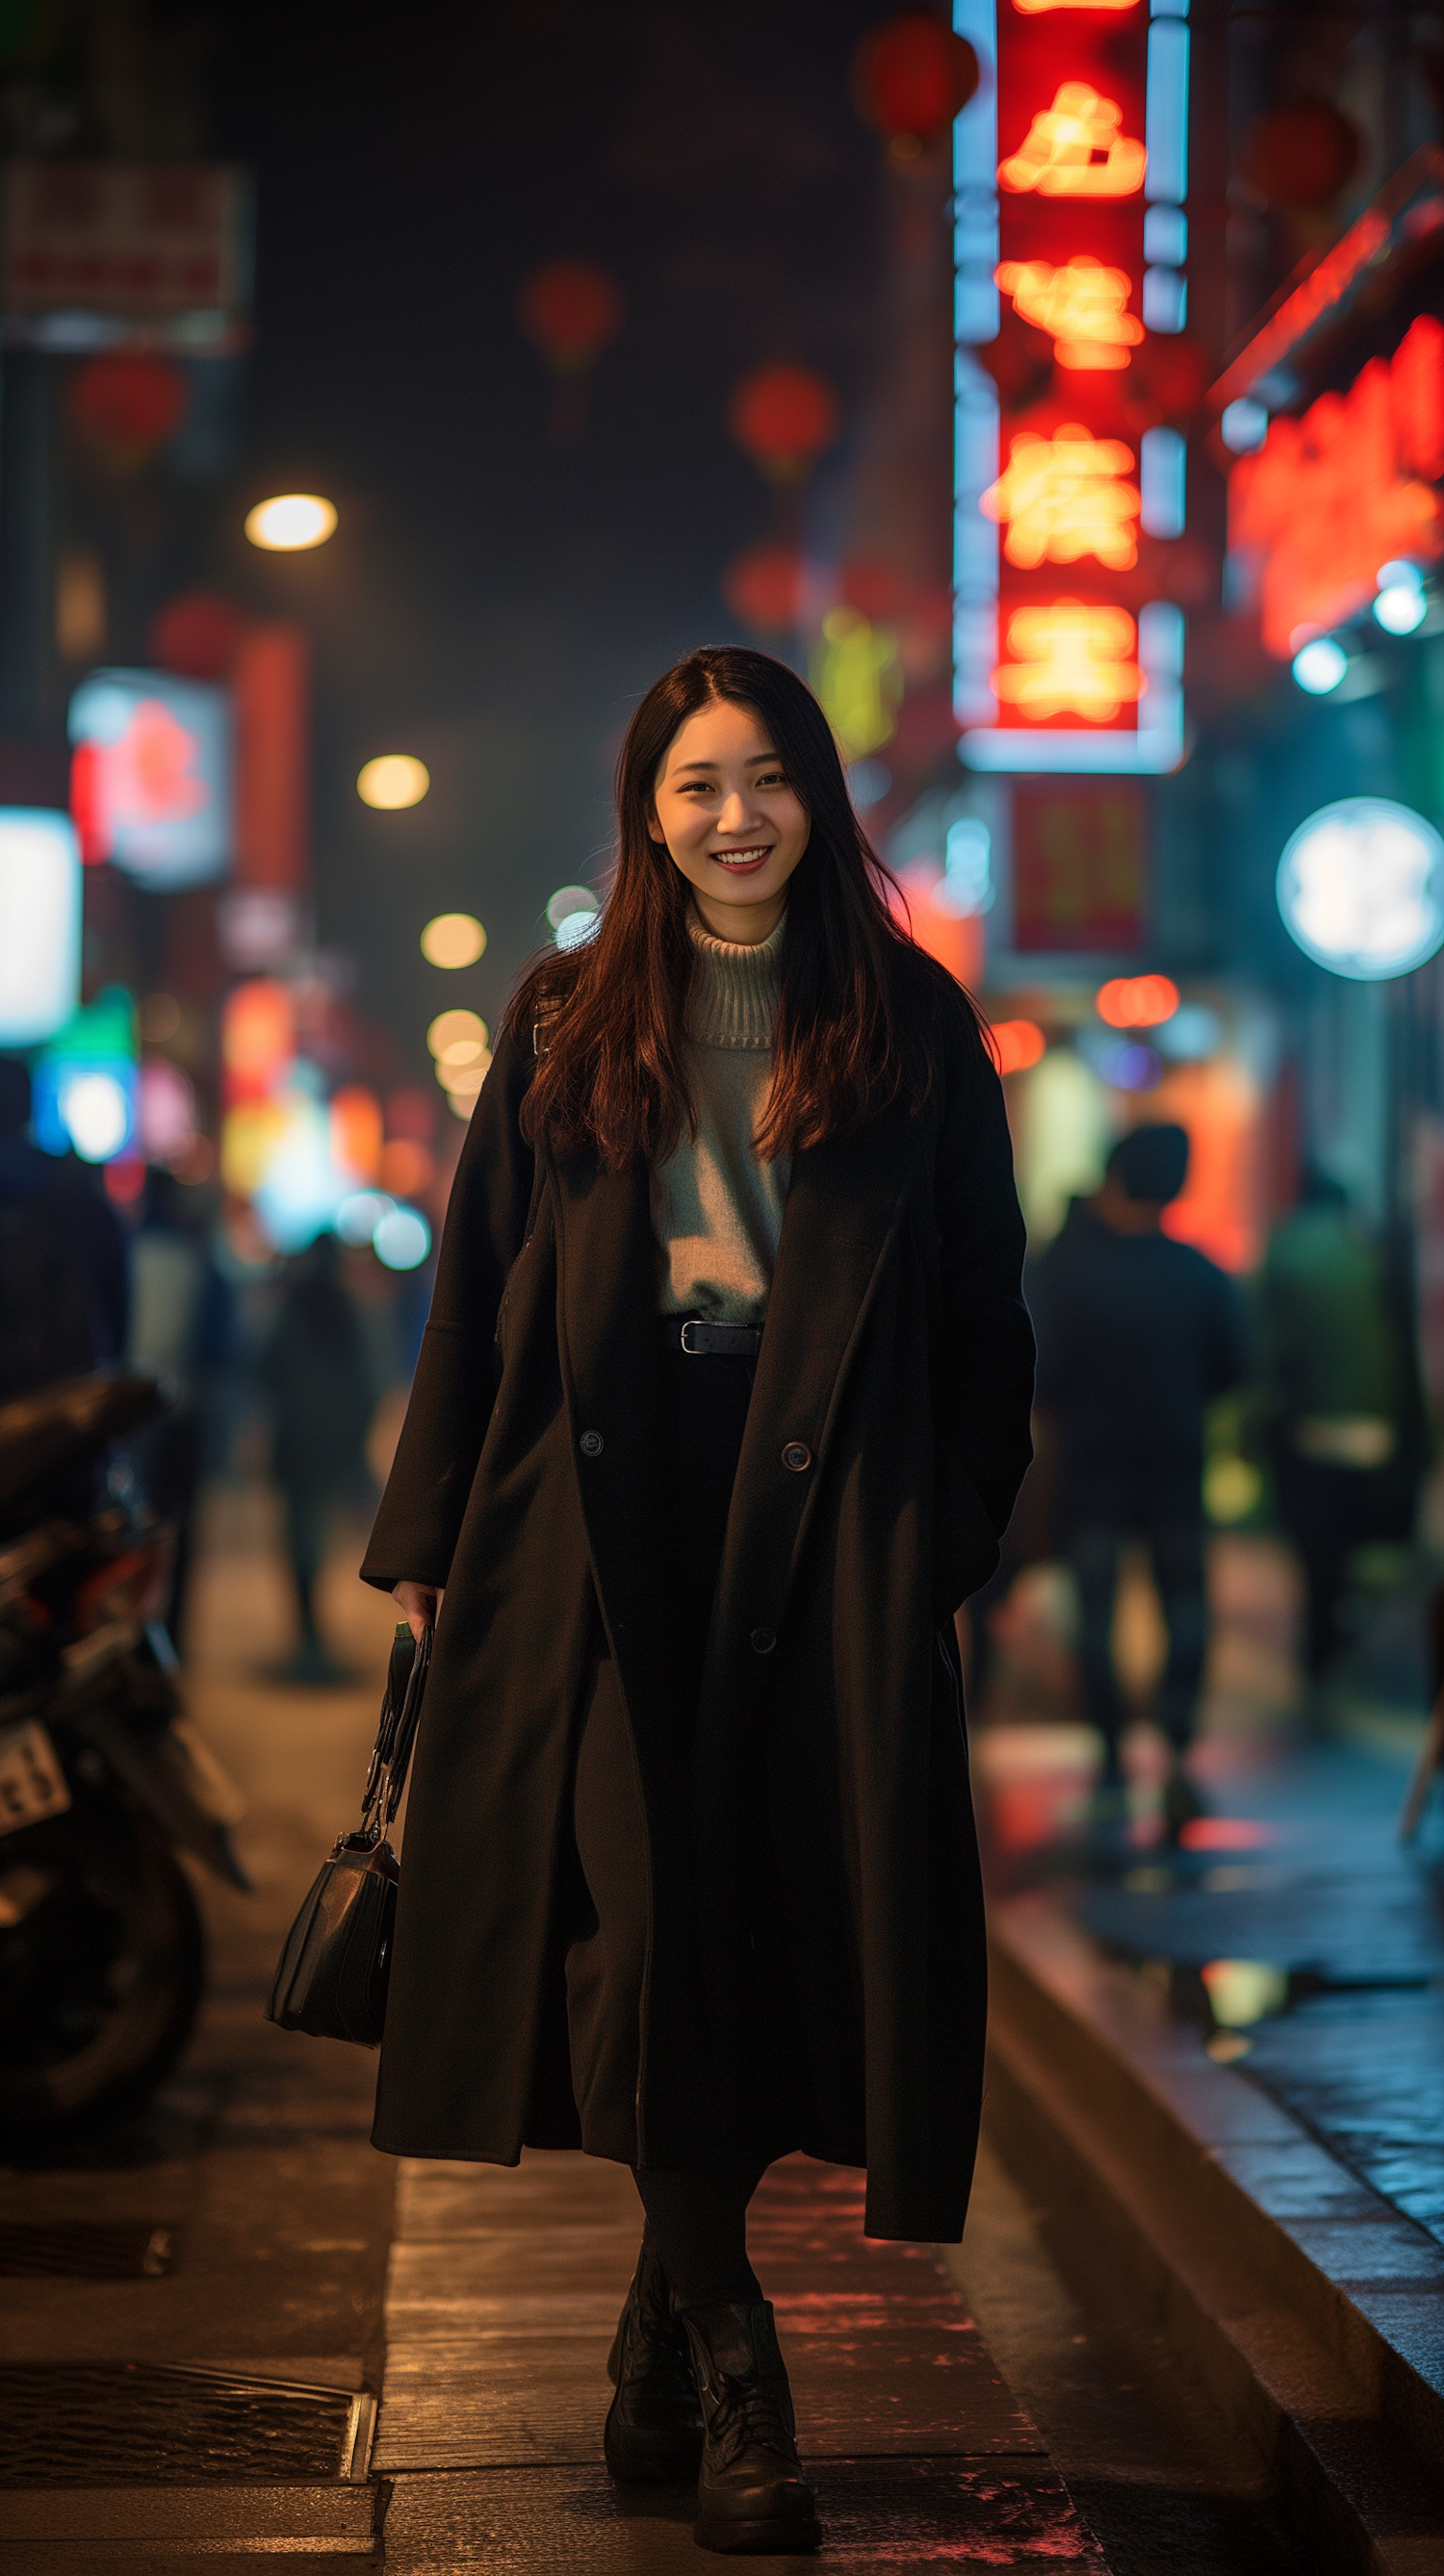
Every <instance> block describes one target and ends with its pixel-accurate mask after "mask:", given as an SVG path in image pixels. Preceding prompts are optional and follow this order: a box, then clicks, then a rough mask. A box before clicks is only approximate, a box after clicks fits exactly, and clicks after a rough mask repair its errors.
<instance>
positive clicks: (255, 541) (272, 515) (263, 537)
mask: <svg viewBox="0 0 1444 2576" xmlns="http://www.w3.org/2000/svg"><path fill="white" fill-rule="evenodd" d="M335 530H336V505H335V503H334V501H324V500H323V499H322V498H321V495H320V493H319V492H278V493H277V494H276V496H275V498H274V499H273V500H270V501H258V502H257V503H256V506H255V508H254V510H248V511H247V513H246V534H247V536H248V537H249V538H250V541H251V543H252V545H253V546H260V547H262V548H263V549H264V551H265V552H266V553H267V554H273V555H292V554H301V553H303V552H304V550H305V549H306V548H307V547H308V546H323V545H324V544H325V542H326V539H327V538H328V537H329V536H333V535H334V534H335Z"/></svg>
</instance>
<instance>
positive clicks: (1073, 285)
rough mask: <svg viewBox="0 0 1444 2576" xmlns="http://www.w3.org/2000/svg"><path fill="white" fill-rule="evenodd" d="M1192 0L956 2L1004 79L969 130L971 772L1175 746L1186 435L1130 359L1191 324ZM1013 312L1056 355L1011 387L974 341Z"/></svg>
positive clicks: (961, 503)
mask: <svg viewBox="0 0 1444 2576" xmlns="http://www.w3.org/2000/svg"><path fill="white" fill-rule="evenodd" d="M1186 5H1187V0H1153V6H1152V14H1151V16H1150V10H1149V6H1148V0H1118V5H1116V6H1113V7H1110V8H1109V9H1107V10H1106V11H1105V10H1103V9H1097V10H1094V9H1089V10H1079V9H1074V8H1073V7H1071V6H1065V5H1056V6H1045V5H1043V0H999V5H998V7H997V8H996V10H995V9H994V6H993V5H992V0H956V5H955V8H954V25H955V26H956V28H957V30H958V32H959V34H961V35H964V36H966V37H967V38H968V40H969V42H970V43H971V44H972V45H973V46H974V47H975V48H976V49H977V51H978V54H979V58H980V60H981V61H983V62H984V64H985V65H987V66H989V67H991V69H992V71H993V74H994V77H993V78H991V79H989V78H988V77H987V76H986V73H985V77H984V80H983V81H982V83H981V84H980V87H979V92H978V95H977V97H976V99H975V100H974V101H973V102H972V103H971V104H970V106H969V107H968V108H966V109H965V110H964V112H963V114H962V115H961V116H960V117H959V119H958V121H957V126H956V128H955V136H956V169H955V177H956V182H957V186H956V195H955V202H956V207H957V272H958V294H957V337H958V341H959V351H958V377H957V395H958V400H957V432H958V435H957V456H958V478H957V546H956V556H957V620H956V651H955V672H956V692H955V696H956V710H957V714H958V717H959V720H960V723H961V725H962V727H963V739H962V744H961V746H960V748H961V753H962V757H963V759H964V760H965V761H966V762H967V763H968V764H969V766H970V767H972V768H975V769H990V770H1004V771H1006V770H1013V771H1027V770H1048V769H1056V770H1064V771H1067V770H1073V771H1077V770H1093V771H1108V770H1113V771H1131V772H1134V773H1147V772H1157V771H1162V770H1169V769H1174V768H1176V767H1177V766H1178V764H1179V762H1180V760H1181V759H1182V756H1183V693H1182V668H1183V620H1182V616H1181V613H1180V611H1179V610H1178V609H1177V608H1176V607H1175V606H1174V605H1172V603H1171V602H1170V601H1169V600H1168V599H1167V598H1166V597H1159V598H1155V597H1152V596H1150V587H1151V583H1152V582H1153V581H1157V582H1158V583H1159V586H1160V588H1166V587H1167V582H1166V577H1165V576H1166V558H1165V556H1164V553H1163V549H1164V548H1166V547H1167V546H1168V545H1169V544H1170V543H1172V542H1173V541H1174V540H1176V539H1177V538H1178V537H1180V536H1181V535H1182V534H1183V529H1184V518H1185V476H1184V451H1183V441H1182V438H1181V436H1180V434H1179V433H1178V431H1177V430H1176V429H1173V428H1171V427H1169V426H1168V425H1167V423H1166V421H1164V420H1162V419H1159V418H1157V417H1156V416H1155V419H1154V421H1153V423H1152V424H1149V421H1148V412H1149V403H1148V400H1147V397H1146V394H1145V391H1144V378H1143V376H1142V375H1141V374H1140V373H1139V372H1138V371H1139V369H1140V368H1141V367H1142V366H1143V365H1144V363H1145V361H1146V356H1147V345H1148V342H1149V340H1150V339H1151V338H1152V337H1153V336H1154V335H1170V334H1175V335H1176V334H1177V333H1178V332H1179V331H1181V330H1182V328H1183V326H1184V321H1185V317H1186V308H1187V286H1186V278H1185V270H1184V262H1185V259H1186V254H1187V240H1188V226H1187V217H1186V215H1185V212H1184V200H1185V193H1186V189H1187V177H1188V172H1187V134H1188V60H1189V32H1188V28H1187V25H1186V23H1185V16H1186ZM1000 296H1001V298H1003V299H1005V304H1004V305H1000V300H999V299H1000ZM1000 316H1001V319H1002V321H1003V323H1004V324H1005V326H1006V327H1007V328H1009V329H1013V330H1016V329H1017V327H1018V326H1019V325H1023V326H1027V329H1028V330H1029V331H1032V332H1037V333H1046V335H1047V338H1048V340H1049V341H1050V342H1051V344H1052V361H1053V366H1052V373H1051V375H1050V376H1046V377H1045V378H1044V379H1043V381H1042V383H1041V385H1039V384H1037V383H1035V384H1033V385H1032V386H1029V387H1028V388H1027V390H1026V391H1025V392H1024V393H1023V394H1022V395H1021V396H1020V395H1019V394H1018V393H1017V392H1016V391H1014V393H1013V394H1011V395H1010V396H1008V397H1007V398H1005V399H1004V400H1002V401H1000V399H999V393H998V390H997V385H996V384H995V382H994V375H993V373H991V372H990V371H989V367H988V366H987V364H985V363H984V362H983V360H982V359H981V358H980V357H978V356H975V355H974V351H982V350H987V349H989V348H990V347H991V345H992V344H993V343H994V342H995V341H996V338H997V334H998V331H999V327H1000ZM1033 345H1034V346H1036V345H1037V344H1033ZM1042 363H1043V365H1044V367H1045V368H1046V364H1047V361H1046V356H1044V357H1043V358H1042ZM996 373H997V376H998V378H999V379H1000V380H1002V381H1003V382H1004V383H1006V382H1007V370H1006V368H1005V367H1004V366H1002V365H999V366H998V367H997V369H996ZM995 530H996V531H998V532H999V533H998V534H996V535H995V534H994V531H995ZM1125 576H1126V577H1127V578H1124V577H1125Z"/></svg>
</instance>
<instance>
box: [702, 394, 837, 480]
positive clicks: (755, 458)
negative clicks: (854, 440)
mask: <svg viewBox="0 0 1444 2576" xmlns="http://www.w3.org/2000/svg"><path fill="white" fill-rule="evenodd" d="M727 420H728V426H729V428H730V429H731V432H732V435H733V437H734V438H735V439H736V441H737V444H738V446H739V447H745V448H746V450H747V453H748V455H749V456H750V457H751V459H752V462H753V464H754V465H756V466H758V467H760V469H761V471H762V472H763V473H764V474H766V475H767V476H768V477H769V479H770V480H771V481H772V482H774V483H800V482H801V481H802V479H803V477H804V475H806V474H807V473H808V472H809V471H810V469H811V468H812V466H813V465H815V463H816V462H817V459H818V457H819V456H820V455H821V454H822V453H823V450H824V449H825V448H828V447H830V446H831V445H832V442H833V440H834V439H835V438H836V436H837V432H838V409H837V396H836V394H835V393H834V392H833V390H832V387H831V385H830V384H829V383H828V381H827V378H826V377H825V376H817V375H814V374H813V373H812V370H811V369H810V368H809V367H760V368H759V369H758V370H757V373H756V374H755V375H751V376H744V377H743V380H742V382H741V384H740V385H738V386H737V387H736V388H735V389H734V392H733V395H732V399H731V402H730V403H729V405H728V407H727Z"/></svg>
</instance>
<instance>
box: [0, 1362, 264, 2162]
mask: <svg viewBox="0 0 1444 2576" xmlns="http://www.w3.org/2000/svg"><path fill="white" fill-rule="evenodd" d="M162 1403H163V1399H162V1397H161V1395H160V1393H159V1391H158V1389H157V1388H156V1386H155V1384H154V1382H153V1381H152V1380H151V1379H149V1378H144V1377H138V1376H133V1375H128V1374H117V1375H111V1376H96V1377H86V1378H76V1379H71V1380H68V1381H66V1382H65V1383H64V1384H63V1385H59V1386H53V1387H47V1388H46V1389H45V1390H44V1391H43V1392H42V1393H40V1394H38V1395H34V1396H27V1397H23V1398H22V1399H21V1400H20V1401H19V1402H17V1403H12V1404H7V1405H5V1406H3V1407H0V2134H3V2135H4V2136H5V2137H6V2139H7V2140H9V2141H10V2142H12V2143H13V2142H14V2141H15V2140H16V2139H17V2138H19V2139H21V2140H27V2139H29V2140H33V2139H35V2138H37V2137H39V2136H41V2135H43V2134H44V2133H45V2132H47V2131H51V2130H54V2129H56V2128H60V2127H64V2126H68V2125H70V2124H72V2123H74V2122H76V2121H78V2120H80V2119H82V2118H84V2119H86V2120H92V2119H94V2118H96V2117H97V2116H99V2115H101V2114H104V2113H109V2112H113V2111H116V2110H119V2109H121V2108H123V2107H125V2106H126V2105H128V2104H130V2103H133V2102H134V2101H136V2100H137V2099H138V2098H139V2097H141V2096H142V2095H144V2094H145V2093H146V2092H148V2091H149V2090H151V2089H152V2088H153V2087H154V2086H155V2085H156V2084H158V2083H159V2082H160V2081H161V2079H162V2077H163V2076H164V2075H165V2074H166V2073H167V2072H168V2070H169V2068H170V2067H171V2066H172V2065H173V2064H174V2062H175V2060H176V2058H177V2056H178V2055H179V2053H180V2051H181V2049H182V2048H183V2047H184V2045H185V2042H186V2040H187V2038H188V2037H189V2035H190V2031H191V2027H192V2025H193V2023H194V2020H195V2016H196V2011H197V2008H198V2006H199V2003H200V1998H201V1993H202V1990H203V1985H204V1975H205V1947H204V1938H203V1934H202V1929H201V1922H200V1916H199V1913H198V1911H197V1908H196V1902H195V1898H194V1896H193V1895H192V1893H191V1887H190V1882H189V1880H188V1879H187V1877H186V1874H185V1872H184V1870H183V1869H182V1868H181V1866H180V1864H179V1862H178V1861H177V1859H176V1857H175V1853H176V1850H177V1849H180V1850H183V1851H188V1852H191V1853H193V1854H194V1855H195V1857H196V1858H197V1859H198V1860H200V1861H202V1862H204V1864H205V1866H206V1867H207V1868H208V1869H210V1870H211V1871H213V1872H214V1874H215V1875H216V1877H218V1878H220V1879H223V1880H225V1881H226V1882H227V1884H228V1885H230V1886H232V1887H239V1888H245V1887H246V1886H247V1885H248V1884H249V1882H248V1881H247V1879H246V1876H245V1873H244V1871H243V1870H242V1868H241V1866H240V1863H239V1862H238V1860H237V1859H236V1856H235V1853H234V1852H233V1851H232V1849H231V1845H230V1839H229V1830H228V1829H229V1827H230V1826H231V1825H233V1824H234V1823H235V1822H236V1820H237V1818H238V1817H239V1815H240V1813H241V1800H240V1798H239V1795H238V1793H237V1792H236V1790H235V1788H234V1787H233V1785H232V1783H231V1782H230V1781H229V1780H228V1779H227V1778H226V1775H225V1773H224V1772H223V1771H222V1769H221V1766H220V1764H219V1763H218V1762H217V1761H216V1760H215V1757H214V1756H213V1755H212V1754H211V1753H210V1752H209V1751H208V1750H207V1749H206V1747H205V1746H204V1745H203V1744H202V1742H201V1741H200V1739H199V1738H198V1737H197V1736H196V1734H195V1733H194V1731H193V1730H192V1728H191V1727H190V1725H189V1724H188V1722H187V1720H186V1718H185V1716H184V1713H183V1711H182V1707H181V1700H180V1694H179V1692H178V1690H177V1687H176V1671H177V1667H176V1658H175V1654H174V1651H173V1649H172V1647H171V1643H170V1639H169V1637H168V1636H167V1634H166V1631H165V1629H164V1628H163V1627H162V1626H161V1625H160V1624H159V1608H160V1605H161V1603H162V1602H163V1601H164V1598H165V1594H166V1585H167V1578H168V1574H169V1567H170V1558H171V1550H172V1546H173V1533H172V1532H171V1530H170V1529H169V1527H168V1526H167V1525H166V1524H164V1523H162V1522H159V1521H157V1520H156V1519H155V1518H154V1517H153V1516H152V1515H151V1514H150V1513H149V1512H148V1511H147V1509H146V1507H145V1505H144V1502H143V1499H142V1498H141V1497H140V1496H139V1495H138V1494H137V1493H136V1492H135V1491H134V1489H133V1485H131V1484H130V1480H128V1479H127V1477H126V1475H125V1473H124V1470H123V1467H122V1468H121V1470H120V1472H116V1470H115V1469H114V1467H112V1469H111V1472H110V1473H109V1476H108V1478H107V1479H105V1480H104V1481H102V1476H101V1470H102V1466H103V1464H104V1461H105V1458H106V1453H107V1452H108V1451H111V1450H112V1448H113V1444H115V1443H116V1442H117V1441H120V1440H122V1439H123V1438H124V1436H125V1435H126V1434H127V1433H129V1432H131V1431H134V1430H135V1429H136V1428H137V1427H138V1426H139V1425H140V1424H141V1423H142V1422H144V1421H146V1420H148V1419H149V1418H150V1417H151V1416H152V1415H154V1414H155V1413H157V1412H158V1411H159V1410H160V1409H161V1406H162Z"/></svg>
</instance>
